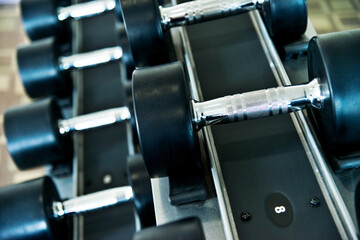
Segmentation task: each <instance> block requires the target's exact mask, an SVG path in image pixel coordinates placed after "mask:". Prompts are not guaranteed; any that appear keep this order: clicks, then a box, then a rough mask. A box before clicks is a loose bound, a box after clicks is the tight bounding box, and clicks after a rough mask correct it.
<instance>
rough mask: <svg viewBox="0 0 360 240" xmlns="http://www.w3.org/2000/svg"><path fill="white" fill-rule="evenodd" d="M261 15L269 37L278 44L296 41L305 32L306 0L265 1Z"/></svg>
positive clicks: (306, 17)
mask: <svg viewBox="0 0 360 240" xmlns="http://www.w3.org/2000/svg"><path fill="white" fill-rule="evenodd" d="M263 15H264V18H265V23H266V25H267V28H268V30H269V33H270V36H271V37H272V38H274V40H275V41H276V42H278V43H288V42H291V41H293V40H296V39H297V38H299V37H300V36H301V35H302V34H304V32H305V30H306V26H307V19H308V15H307V4H306V0H265V2H264V11H263Z"/></svg>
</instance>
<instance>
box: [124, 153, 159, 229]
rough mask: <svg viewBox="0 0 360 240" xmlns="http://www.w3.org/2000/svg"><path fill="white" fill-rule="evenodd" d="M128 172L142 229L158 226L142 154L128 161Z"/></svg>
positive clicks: (131, 157)
mask: <svg viewBox="0 0 360 240" xmlns="http://www.w3.org/2000/svg"><path fill="white" fill-rule="evenodd" d="M127 172H128V178H129V183H130V186H131V187H132V189H133V193H134V205H135V208H136V211H137V213H138V215H139V219H140V223H141V228H146V227H150V226H155V225H156V220H155V210H154V201H153V195H152V190H151V182H150V178H149V176H148V174H147V172H146V168H145V164H144V160H143V158H142V156H141V154H137V155H133V156H130V157H129V158H128V159H127Z"/></svg>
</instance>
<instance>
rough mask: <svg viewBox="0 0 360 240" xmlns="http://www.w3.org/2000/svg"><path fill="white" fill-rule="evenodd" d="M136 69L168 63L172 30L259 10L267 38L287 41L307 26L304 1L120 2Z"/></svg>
mask: <svg viewBox="0 0 360 240" xmlns="http://www.w3.org/2000/svg"><path fill="white" fill-rule="evenodd" d="M120 5H121V12H122V16H123V21H124V24H125V27H126V30H127V35H128V38H129V42H130V46H131V51H132V53H133V57H134V59H135V63H136V66H138V67H143V66H151V65H158V64H162V63H167V62H169V54H168V49H167V42H171V39H170V34H169V31H167V30H168V29H169V28H171V27H175V26H183V25H190V24H194V23H199V22H204V21H207V20H212V19H218V18H222V17H227V16H232V15H235V14H239V13H244V12H248V11H251V10H255V9H258V10H260V11H261V12H262V13H263V16H264V19H265V23H266V25H267V27H268V29H269V32H270V35H271V36H272V37H273V38H275V39H276V40H277V41H282V42H286V41H290V40H294V39H296V38H298V37H299V36H300V35H302V34H303V33H304V32H305V30H306V26H307V6H306V0H291V1H290V0H252V1H249V0H237V1H234V0H195V1H190V2H186V3H181V4H178V5H176V6H171V7H161V6H159V3H158V0H140V1H139V0H122V1H120Z"/></svg>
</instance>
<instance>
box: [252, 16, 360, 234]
mask: <svg viewBox="0 0 360 240" xmlns="http://www.w3.org/2000/svg"><path fill="white" fill-rule="evenodd" d="M250 17H251V20H252V22H253V24H254V27H255V29H256V31H257V33H258V36H259V39H260V42H261V44H262V46H263V48H264V52H265V54H266V56H267V58H268V61H269V64H270V67H271V69H272V70H273V73H274V75H275V77H276V79H277V81H278V84H279V86H282V85H290V84H291V81H290V79H289V77H288V75H287V73H286V71H285V68H284V66H283V64H282V63H281V60H280V57H279V55H278V54H277V51H276V49H275V46H274V44H273V42H272V40H271V39H270V36H269V34H268V32H267V30H266V27H265V25H264V23H263V22H262V19H261V16H260V14H259V13H258V12H251V13H250ZM291 118H292V120H293V122H294V125H295V127H296V128H297V131H298V134H299V137H300V139H301V141H302V143H303V146H304V149H305V151H306V153H307V155H308V159H309V162H310V165H311V167H312V169H313V172H314V175H315V177H316V179H317V181H318V184H319V186H320V188H321V191H322V193H323V195H324V198H325V200H326V204H327V205H328V207H329V210H330V212H331V214H332V217H333V219H334V222H335V224H336V226H337V228H338V231H339V233H340V235H341V237H342V239H354V240H355V239H358V237H357V235H358V233H357V230H356V227H355V225H354V222H353V221H352V219H351V216H350V214H349V211H348V209H347V207H346V205H345V203H344V200H343V199H342V197H341V195H340V192H339V190H338V188H337V186H336V184H335V182H334V179H333V177H332V175H331V172H330V170H329V168H328V166H327V163H326V160H325V157H324V155H323V152H322V151H321V150H320V147H319V146H318V143H317V142H316V140H315V137H314V134H313V132H312V130H311V128H310V126H309V123H308V122H307V119H306V118H305V116H304V113H303V112H302V111H298V112H295V113H292V114H291Z"/></svg>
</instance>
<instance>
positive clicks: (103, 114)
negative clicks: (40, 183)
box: [4, 98, 131, 169]
mask: <svg viewBox="0 0 360 240" xmlns="http://www.w3.org/2000/svg"><path fill="white" fill-rule="evenodd" d="M130 118H131V114H130V111H129V108H128V107H119V108H113V109H108V110H104V111H100V112H95V113H90V114H86V115H82V116H77V117H74V118H70V119H63V117H62V114H61V111H60V107H59V106H58V104H57V101H56V100H55V99H54V98H48V99H43V100H39V101H36V102H33V103H31V104H28V105H25V106H17V107H13V108H10V109H8V110H7V111H6V112H5V114H4V131H5V136H6V139H7V148H8V151H9V153H10V155H11V156H12V158H13V159H14V162H15V163H16V165H17V166H18V168H20V169H28V168H32V167H35V166H40V165H44V164H48V163H54V162H59V161H69V160H71V159H72V156H73V147H72V141H71V137H70V133H72V132H82V131H86V130H90V129H94V128H98V127H103V126H107V125H111V124H117V123H121V122H123V121H128V120H129V119H130Z"/></svg>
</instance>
